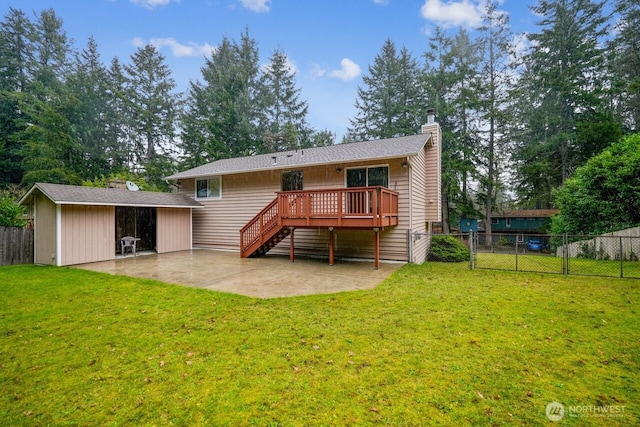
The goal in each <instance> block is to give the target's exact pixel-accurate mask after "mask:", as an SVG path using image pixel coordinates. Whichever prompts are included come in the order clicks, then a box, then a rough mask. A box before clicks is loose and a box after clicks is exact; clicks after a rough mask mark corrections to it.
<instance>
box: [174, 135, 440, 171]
mask: <svg viewBox="0 0 640 427" xmlns="http://www.w3.org/2000/svg"><path fill="white" fill-rule="evenodd" d="M430 139H431V134H430V133H425V134H418V135H411V136H403V137H399V138H387V139H378V140H372V141H363V142H352V143H348V144H337V145H329V146H326V147H313V148H304V149H298V150H291V151H283V152H278V153H270V154H260V155H256V156H246V157H236V158H233V159H222V160H216V161H215V162H211V163H207V164H206V165H202V166H198V167H195V168H193V169H189V170H186V171H183V172H179V173H176V174H174V175H171V176H169V177H167V178H166V179H180V178H195V177H200V176H211V175H228V174H232V173H243V172H256V171H263V170H273V169H288V168H292V167H303V166H315V165H325V164H336V163H347V162H356V161H367V160H380V159H391V158H398V157H411V156H415V155H417V154H418V153H420V151H421V150H422V149H423V148H424V146H425V145H426V143H427V142H428V141H429V140H430Z"/></svg>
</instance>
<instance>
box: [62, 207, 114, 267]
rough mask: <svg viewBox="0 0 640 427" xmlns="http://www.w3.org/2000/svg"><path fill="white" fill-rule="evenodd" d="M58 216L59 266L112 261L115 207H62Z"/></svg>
mask: <svg viewBox="0 0 640 427" xmlns="http://www.w3.org/2000/svg"><path fill="white" fill-rule="evenodd" d="M61 215H62V217H61V227H62V228H61V238H62V242H61V246H62V257H61V265H73V264H83V263H87V262H95V261H105V260H109V259H114V258H115V255H116V242H115V207H113V206H84V205H64V206H62V207H61Z"/></svg>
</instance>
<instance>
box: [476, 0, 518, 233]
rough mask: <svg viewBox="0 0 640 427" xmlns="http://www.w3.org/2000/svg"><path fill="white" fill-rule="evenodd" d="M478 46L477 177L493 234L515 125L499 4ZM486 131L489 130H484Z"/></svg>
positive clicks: (491, 5) (507, 37) (488, 13)
mask: <svg viewBox="0 0 640 427" xmlns="http://www.w3.org/2000/svg"><path fill="white" fill-rule="evenodd" d="M479 31H480V36H479V40H478V45H479V47H480V52H481V55H482V57H481V60H480V72H479V75H478V94H477V96H478V98H479V111H478V115H479V117H480V119H481V120H482V123H483V126H482V127H481V129H479V134H481V135H482V137H481V138H480V142H481V146H480V149H479V150H478V151H477V152H476V156H477V158H478V166H477V171H478V172H477V173H478V175H479V177H480V191H481V193H480V194H479V198H480V201H481V202H483V204H484V218H485V231H486V233H487V234H491V217H492V215H493V211H494V208H495V203H496V199H497V196H498V191H499V190H500V189H501V188H503V182H502V179H501V173H502V172H503V171H504V169H505V165H504V161H505V153H506V152H508V148H509V147H508V145H509V144H508V140H509V135H508V133H507V131H506V129H507V128H508V125H509V124H510V123H511V122H513V119H512V117H511V115H510V113H509V112H508V111H509V103H510V99H509V97H508V94H509V92H510V91H511V89H512V87H513V83H512V77H511V76H512V67H511V53H512V46H511V40H512V37H513V34H512V33H511V30H510V28H509V17H508V15H507V14H505V13H504V12H499V11H498V3H497V2H496V1H490V2H488V3H487V5H486V9H485V14H484V17H483V25H482V26H481V27H480V28H479ZM485 129H486V130H485Z"/></svg>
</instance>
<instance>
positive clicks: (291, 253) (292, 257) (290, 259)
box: [289, 227, 295, 262]
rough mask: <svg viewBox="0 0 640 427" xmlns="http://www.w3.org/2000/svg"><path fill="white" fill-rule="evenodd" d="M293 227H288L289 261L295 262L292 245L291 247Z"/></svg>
mask: <svg viewBox="0 0 640 427" xmlns="http://www.w3.org/2000/svg"><path fill="white" fill-rule="evenodd" d="M294 230H295V227H289V261H291V262H293V261H294V260H295V256H294V245H293V231H294Z"/></svg>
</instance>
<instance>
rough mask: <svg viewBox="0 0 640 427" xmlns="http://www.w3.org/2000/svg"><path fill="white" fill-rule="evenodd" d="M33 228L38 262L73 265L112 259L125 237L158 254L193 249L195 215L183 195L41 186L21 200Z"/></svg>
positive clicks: (190, 201)
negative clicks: (192, 218)
mask: <svg viewBox="0 0 640 427" xmlns="http://www.w3.org/2000/svg"><path fill="white" fill-rule="evenodd" d="M19 204H21V205H23V206H26V207H27V212H28V214H27V216H28V217H29V219H30V220H32V221H33V225H34V231H35V234H34V262H35V263H36V264H53V265H58V266H62V265H72V264H82V263H87V262H94V261H105V260H110V259H114V258H115V257H116V252H117V251H120V239H121V238H122V237H124V236H133V237H137V238H139V239H140V240H139V242H138V249H139V250H140V249H141V250H154V251H156V252H157V253H163V252H172V251H180V250H187V249H191V247H192V244H191V211H192V209H195V208H202V205H201V204H200V203H198V202H196V201H194V200H193V199H192V198H189V197H185V196H184V195H180V194H168V193H152V192H146V191H129V190H123V189H116V188H93V187H79V186H75V185H59V184H43V183H37V184H35V185H34V186H33V187H31V189H30V190H29V191H28V192H27V193H26V194H25V195H24V196H23V197H22V198H21V199H20V201H19Z"/></svg>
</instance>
